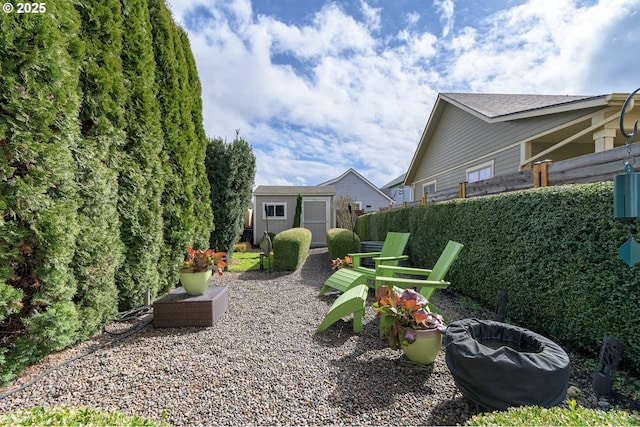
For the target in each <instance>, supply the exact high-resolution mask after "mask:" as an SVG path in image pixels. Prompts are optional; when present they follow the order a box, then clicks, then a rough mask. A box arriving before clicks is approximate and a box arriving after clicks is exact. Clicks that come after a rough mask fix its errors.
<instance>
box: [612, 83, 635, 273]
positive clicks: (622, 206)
mask: <svg viewBox="0 0 640 427" xmlns="http://www.w3.org/2000/svg"><path fill="white" fill-rule="evenodd" d="M638 91H640V88H638V89H636V90H635V91H633V93H631V94H630V95H629V96H628V97H627V99H626V101H625V102H624V104H623V105H622V112H621V113H620V132H621V133H622V135H624V137H625V138H626V146H627V157H625V159H624V161H623V164H624V173H622V174H619V175H615V176H614V177H613V217H614V218H617V219H621V220H624V221H628V222H631V221H634V220H635V219H636V218H638V216H640V173H638V172H635V171H634V169H633V165H634V163H635V162H636V159H634V158H633V157H632V156H631V144H632V143H633V138H634V137H635V136H636V135H637V133H638V121H637V120H636V122H635V123H634V124H633V131H632V132H631V133H630V134H628V133H627V132H626V131H625V130H624V113H625V111H626V109H627V106H628V105H629V103H630V102H631V100H632V98H633V96H634V95H635V94H636V93H638ZM618 254H619V255H620V258H622V260H623V261H624V262H626V263H627V264H628V265H629V266H633V265H634V264H636V263H637V262H640V243H638V242H637V241H636V240H635V239H634V238H633V235H631V236H630V237H629V239H628V240H627V241H626V242H625V243H623V244H622V246H620V249H619V250H618Z"/></svg>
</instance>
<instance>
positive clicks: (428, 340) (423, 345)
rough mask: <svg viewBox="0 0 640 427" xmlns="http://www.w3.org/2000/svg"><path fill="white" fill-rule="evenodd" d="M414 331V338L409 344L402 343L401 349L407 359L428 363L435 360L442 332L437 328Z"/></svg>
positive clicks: (440, 344) (440, 345)
mask: <svg viewBox="0 0 640 427" xmlns="http://www.w3.org/2000/svg"><path fill="white" fill-rule="evenodd" d="M415 332H416V340H415V341H414V342H413V343H411V344H409V345H403V346H402V350H403V351H404V354H405V355H406V356H407V359H409V360H411V361H412V362H413V363H418V364H420V365H430V364H432V363H433V362H434V361H435V360H436V358H437V357H438V353H440V348H441V347H442V333H440V332H439V331H438V330H437V329H423V330H417V331H415Z"/></svg>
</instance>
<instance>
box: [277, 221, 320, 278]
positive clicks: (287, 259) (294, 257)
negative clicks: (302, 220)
mask: <svg viewBox="0 0 640 427" xmlns="http://www.w3.org/2000/svg"><path fill="white" fill-rule="evenodd" d="M272 243H273V265H274V267H275V269H276V270H278V271H295V270H296V269H297V268H298V267H299V266H300V265H301V264H302V262H303V261H304V259H305V258H306V256H307V254H308V253H309V248H310V247H311V231H310V230H308V229H306V228H290V229H288V230H284V231H281V232H280V233H278V234H276V237H274V238H273V242H272Z"/></svg>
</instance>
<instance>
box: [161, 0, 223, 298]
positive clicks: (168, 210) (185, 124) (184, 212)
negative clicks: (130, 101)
mask: <svg viewBox="0 0 640 427" xmlns="http://www.w3.org/2000/svg"><path fill="white" fill-rule="evenodd" d="M149 10H150V12H151V20H152V23H153V26H152V29H153V31H152V34H153V40H154V43H153V47H154V52H155V58H156V66H157V73H156V86H157V87H158V91H159V92H158V101H159V105H160V110H161V117H162V121H161V122H162V129H163V131H164V146H163V156H164V157H165V159H166V165H165V171H164V174H165V178H166V181H165V188H164V193H163V195H162V205H163V206H164V212H163V220H164V245H165V252H164V254H163V260H162V263H161V271H162V275H163V279H164V280H165V281H166V282H165V283H164V286H163V288H165V289H169V288H171V287H173V286H174V285H175V284H176V283H177V282H178V271H177V270H176V268H175V266H176V265H177V264H178V263H179V262H180V261H181V260H182V259H183V258H184V254H185V247H186V246H194V247H197V248H201V249H206V247H207V237H208V235H209V233H210V232H211V228H212V226H213V219H212V215H211V209H210V208H208V207H206V206H205V205H207V204H208V203H207V200H208V197H209V193H208V192H205V191H204V189H200V191H198V185H199V184H200V183H201V182H203V181H202V177H198V173H199V172H200V173H202V172H203V166H200V167H198V166H197V163H198V161H200V162H202V161H203V159H204V154H203V153H204V151H203V149H204V147H203V145H204V143H203V141H201V140H199V137H200V136H201V134H202V133H203V132H199V133H196V130H195V128H196V127H197V125H198V124H196V123H194V120H193V109H194V107H193V104H194V98H195V97H198V98H199V97H200V92H199V91H198V92H197V93H193V91H194V89H196V88H195V87H192V85H191V84H190V81H189V67H188V65H187V59H186V58H187V55H186V53H185V51H186V50H187V49H189V45H188V44H187V45H184V43H183V40H182V38H181V37H180V34H179V31H178V28H177V26H176V25H175V24H174V23H173V21H172V19H171V14H170V13H169V10H168V9H167V7H166V6H165V5H164V2H163V1H162V0H149ZM201 117H202V115H201V114H200V118H201ZM199 126H200V127H201V126H202V124H201V123H200V124H199ZM198 151H200V153H198ZM198 211H199V212H200V214H201V216H200V217H198V216H197V213H198Z"/></svg>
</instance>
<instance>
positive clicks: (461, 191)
mask: <svg viewBox="0 0 640 427" xmlns="http://www.w3.org/2000/svg"><path fill="white" fill-rule="evenodd" d="M458 198H460V199H466V198H467V182H466V181H465V182H461V183H460V184H458Z"/></svg>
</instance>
